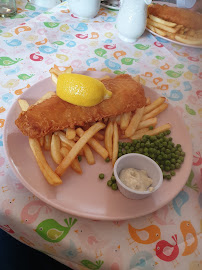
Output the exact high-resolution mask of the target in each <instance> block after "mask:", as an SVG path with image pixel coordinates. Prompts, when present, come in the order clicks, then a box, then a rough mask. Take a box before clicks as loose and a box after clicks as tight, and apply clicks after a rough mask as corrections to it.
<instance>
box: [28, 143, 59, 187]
mask: <svg viewBox="0 0 202 270" xmlns="http://www.w3.org/2000/svg"><path fill="white" fill-rule="evenodd" d="M29 145H30V147H31V149H32V152H33V154H34V156H35V159H36V161H37V163H38V165H39V168H40V170H41V172H42V173H43V175H44V177H45V179H46V180H47V182H48V183H49V184H50V185H53V186H57V185H60V184H62V180H61V179H60V177H59V176H58V175H57V174H56V173H55V172H54V171H53V170H52V169H51V167H50V166H49V165H48V163H47V161H46V159H45V157H44V154H43V152H42V150H41V146H40V143H39V142H38V140H37V139H31V138H29Z"/></svg>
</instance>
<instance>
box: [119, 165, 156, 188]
mask: <svg viewBox="0 0 202 270" xmlns="http://www.w3.org/2000/svg"><path fill="white" fill-rule="evenodd" d="M119 178H120V180H121V181H122V182H123V183H124V184H125V185H126V186H127V187H129V188H131V189H135V190H138V191H148V190H149V191H150V192H151V191H152V190H153V187H151V185H152V183H153V180H152V179H151V178H149V177H148V175H147V172H146V171H144V170H136V169H134V168H127V169H123V170H122V171H121V172H120V174H119Z"/></svg>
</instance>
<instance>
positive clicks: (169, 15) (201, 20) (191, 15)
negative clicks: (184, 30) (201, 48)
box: [148, 4, 202, 30]
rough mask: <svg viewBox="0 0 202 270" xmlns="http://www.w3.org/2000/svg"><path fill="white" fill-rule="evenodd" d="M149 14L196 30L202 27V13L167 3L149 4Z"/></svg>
mask: <svg viewBox="0 0 202 270" xmlns="http://www.w3.org/2000/svg"><path fill="white" fill-rule="evenodd" d="M148 12H149V14H152V15H154V16H157V17H159V18H161V19H163V20H166V21H169V22H174V23H177V24H180V25H184V26H185V27H189V28H192V29H195V30H199V29H202V14H200V13H196V12H194V11H191V10H189V9H183V8H177V7H169V6H167V5H159V4H155V5H149V7H148Z"/></svg>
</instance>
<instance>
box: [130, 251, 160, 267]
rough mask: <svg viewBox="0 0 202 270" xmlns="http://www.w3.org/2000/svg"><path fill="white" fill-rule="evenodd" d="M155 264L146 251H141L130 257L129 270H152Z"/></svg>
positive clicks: (151, 256)
mask: <svg viewBox="0 0 202 270" xmlns="http://www.w3.org/2000/svg"><path fill="white" fill-rule="evenodd" d="M156 264H157V263H156V262H155V261H154V258H153V254H151V253H149V252H148V251H146V250H142V251H139V252H137V253H136V254H135V255H133V256H132V258H131V259H130V266H129V269H130V270H133V269H137V270H153V269H155V266H156Z"/></svg>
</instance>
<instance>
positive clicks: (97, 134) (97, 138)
mask: <svg viewBox="0 0 202 270" xmlns="http://www.w3.org/2000/svg"><path fill="white" fill-rule="evenodd" d="M94 138H95V139H96V140H98V141H103V140H104V135H102V134H101V133H100V132H97V133H96V134H95V136H94Z"/></svg>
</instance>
